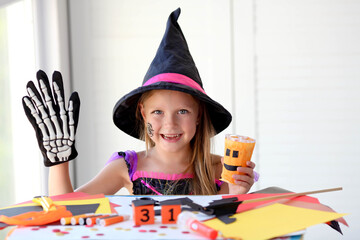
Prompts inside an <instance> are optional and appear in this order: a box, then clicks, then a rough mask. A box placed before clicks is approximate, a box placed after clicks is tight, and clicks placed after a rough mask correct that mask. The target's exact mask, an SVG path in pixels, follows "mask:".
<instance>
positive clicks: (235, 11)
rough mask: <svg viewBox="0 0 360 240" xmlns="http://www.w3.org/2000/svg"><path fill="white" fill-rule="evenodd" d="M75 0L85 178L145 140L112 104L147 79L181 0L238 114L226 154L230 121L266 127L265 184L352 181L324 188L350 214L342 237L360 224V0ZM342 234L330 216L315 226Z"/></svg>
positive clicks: (192, 38) (212, 73) (241, 127)
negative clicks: (117, 119)
mask: <svg viewBox="0 0 360 240" xmlns="http://www.w3.org/2000/svg"><path fill="white" fill-rule="evenodd" d="M69 2H70V6H69V7H70V28H71V50H72V78H73V81H74V84H73V85H74V86H73V88H74V89H75V90H77V91H78V92H79V94H80V98H81V101H82V106H81V114H80V122H79V128H78V137H77V148H78V151H79V157H78V159H77V160H76V168H77V176H76V183H77V185H81V184H83V183H85V182H86V181H88V180H90V179H91V178H92V177H93V176H94V175H95V174H96V173H97V172H98V171H99V170H100V169H101V168H102V167H103V166H104V163H105V162H106V160H107V159H108V157H109V156H110V155H111V154H112V153H113V152H114V151H120V150H127V149H134V150H140V149H143V147H144V146H143V143H142V142H140V141H137V140H135V139H132V138H130V137H128V136H127V135H125V134H124V133H122V132H120V131H119V130H118V129H117V128H116V127H115V126H114V124H113V123H112V109H113V106H114V104H115V103H116V101H117V100H118V99H119V98H120V97H121V96H123V95H124V94H126V93H128V92H129V91H131V90H132V89H134V88H135V87H138V86H140V84H141V82H142V78H143V76H144V74H145V73H146V70H147V68H148V66H149V64H150V62H151V60H152V58H153V57H154V54H155V52H156V50H157V47H158V44H159V43H160V40H161V38H162V35H163V33H164V30H165V24H166V20H167V17H168V15H169V14H170V12H171V11H173V10H175V9H176V8H177V7H179V6H180V7H181V8H182V14H181V16H180V19H179V23H180V25H181V27H182V29H183V32H184V34H185V36H186V38H187V41H188V44H189V47H190V51H191V53H192V55H193V57H194V59H195V62H196V63H197V66H198V68H199V71H200V74H201V76H202V79H203V81H204V86H205V90H206V92H207V93H208V94H209V95H210V96H211V97H212V98H214V99H215V100H217V101H219V102H221V103H222V104H223V105H224V106H225V107H227V108H228V109H229V110H230V111H231V112H232V113H233V115H234V121H233V123H232V125H231V126H230V127H229V128H228V129H227V130H225V131H224V132H223V133H222V134H220V135H219V136H218V137H216V140H215V142H216V147H215V150H214V151H215V152H216V153H217V154H222V152H223V150H222V149H223V138H224V134H225V133H229V132H233V133H238V134H244V135H250V136H253V137H255V138H256V139H257V145H256V151H255V154H254V161H255V162H256V163H257V168H256V169H257V170H258V171H259V172H260V174H261V178H260V182H258V183H256V184H255V185H254V188H253V190H257V189H262V188H266V187H269V186H278V187H282V188H285V189H288V190H292V191H295V192H300V191H307V190H317V189H322V188H332V187H338V186H341V187H343V188H344V190H343V191H341V192H334V193H325V194H321V195H317V196H316V197H318V198H319V200H320V201H321V202H322V203H324V204H326V205H329V206H330V207H332V208H333V209H334V210H336V211H338V212H344V213H349V214H350V215H349V216H347V217H346V220H347V221H348V223H349V224H350V228H346V227H344V226H342V228H343V231H344V236H343V238H342V239H355V238H356V237H357V235H359V234H360V229H359V228H358V227H357V226H358V225H359V223H360V220H359V217H360V209H359V204H358V203H357V200H356V199H357V197H359V195H360V192H359V190H358V189H357V187H358V184H359V180H360V178H359V177H358V175H359V174H358V172H359V170H360V161H359V160H360V159H359V155H360V152H359V151H360V150H359V149H360V148H359V147H358V146H359V144H360V124H359V120H360V97H359V94H357V93H358V92H359V90H360V83H359V77H360V70H359V69H360V68H359V63H360V61H359V60H360V48H359V46H360V45H359V44H358V43H359V42H360V41H359V40H360V30H359V29H360V2H359V1H356V0H353V1H351V0H347V1H344V0H331V1H325V0H317V1H310V0H306V1H304V0H302V1H296V0H294V1H285V0H283V1H280V0H272V1H270V0H267V1H265V0H257V1H255V0H254V1H240V0H239V1H235V0H234V1H231V0H229V1H190V0H188V1H181V2H180V1H171V2H170V1H165V0H164V1H140V0H137V1H131V0H127V1H125V0H123V1H115V0H113V1H111V0H102V1H97V0H93V1H89V0H86V1H85V0H78V1H69ZM339 238H341V237H340V235H339V234H338V233H336V232H335V231H333V230H332V229H330V228H329V227H328V226H325V225H324V224H323V225H318V226H314V227H311V228H309V229H308V230H307V233H306V237H305V239H339Z"/></svg>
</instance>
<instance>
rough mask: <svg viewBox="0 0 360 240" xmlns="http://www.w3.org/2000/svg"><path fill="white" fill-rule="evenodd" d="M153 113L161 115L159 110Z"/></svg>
mask: <svg viewBox="0 0 360 240" xmlns="http://www.w3.org/2000/svg"><path fill="white" fill-rule="evenodd" d="M153 113H155V114H161V113H162V112H161V111H160V110H155V111H153Z"/></svg>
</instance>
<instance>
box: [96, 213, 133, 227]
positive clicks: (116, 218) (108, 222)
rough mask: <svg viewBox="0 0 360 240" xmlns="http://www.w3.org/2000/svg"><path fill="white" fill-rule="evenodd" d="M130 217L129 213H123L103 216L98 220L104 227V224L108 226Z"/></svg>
mask: <svg viewBox="0 0 360 240" xmlns="http://www.w3.org/2000/svg"><path fill="white" fill-rule="evenodd" d="M129 218H130V216H129V215H123V216H114V217H111V218H104V219H101V220H100V225H101V226H103V227H105V226H109V225H112V224H115V223H119V222H122V221H126V220H128V219H129Z"/></svg>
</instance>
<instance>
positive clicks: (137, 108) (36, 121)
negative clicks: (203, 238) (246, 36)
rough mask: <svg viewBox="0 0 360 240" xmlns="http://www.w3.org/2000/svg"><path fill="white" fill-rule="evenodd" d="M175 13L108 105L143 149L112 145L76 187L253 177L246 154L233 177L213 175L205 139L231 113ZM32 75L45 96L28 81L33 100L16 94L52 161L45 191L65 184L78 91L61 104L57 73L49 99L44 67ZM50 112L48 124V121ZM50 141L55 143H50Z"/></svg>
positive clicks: (199, 187) (172, 186)
mask: <svg viewBox="0 0 360 240" xmlns="http://www.w3.org/2000/svg"><path fill="white" fill-rule="evenodd" d="M179 15H180V9H177V10H175V11H174V12H173V13H171V15H170V16H169V19H168V22H167V27H166V31H165V34H164V37H163V39H162V41H161V43H160V46H159V48H158V51H157V53H156V56H155V58H154V60H153V61H152V63H151V65H150V68H149V70H148V72H147V73H146V75H145V78H144V81H143V84H142V86H141V87H139V88H137V89H135V90H133V91H131V92H130V93H128V94H126V95H125V96H124V97H122V98H121V99H120V100H119V101H118V102H117V104H116V105H115V107H114V112H113V120H114V123H115V125H116V126H117V127H118V128H119V129H120V130H122V131H124V132H125V133H127V134H129V135H130V136H133V137H135V138H138V139H141V140H144V141H145V143H146V150H145V151H142V152H134V151H124V152H116V153H114V154H113V155H112V156H111V158H110V159H109V160H108V162H107V163H106V165H105V167H104V168H103V169H102V170H101V171H100V173H99V174H98V175H97V176H95V178H93V179H92V180H91V181H90V182H88V183H87V184H85V185H83V186H81V187H80V188H78V189H77V190H76V191H81V192H87V193H91V194H96V193H104V194H107V195H113V194H115V193H116V192H117V191H118V190H119V189H121V188H123V187H125V188H126V189H128V191H129V192H130V193H132V194H136V195H145V194H156V195H165V194H166V195H176V194H181V195H187V194H202V195H208V194H225V193H231V194H241V193H247V192H248V191H249V189H250V188H251V186H252V185H253V183H254V171H253V168H254V167H255V164H254V163H253V162H248V167H245V168H244V167H239V168H238V169H237V170H238V172H239V174H238V175H234V176H233V177H234V179H235V180H236V181H235V184H227V183H222V182H220V181H219V180H218V179H220V175H221V171H222V162H221V161H222V159H221V157H220V156H217V155H213V154H211V153H210V149H211V147H210V139H211V137H213V136H214V135H216V134H217V133H219V132H221V131H222V130H224V129H225V128H226V127H227V126H228V125H229V124H230V122H231V114H230V113H229V112H228V111H227V110H226V109H225V108H224V107H223V106H221V105H220V104H219V103H217V102H216V101H214V100H212V99H211V98H210V97H209V96H208V95H207V94H206V93H205V91H204V89H203V86H202V81H201V78H200V76H199V73H198V71H197V68H196V66H195V63H194V61H193V59H192V57H191V55H190V52H189V49H188V46H187V43H186V40H185V37H184V35H183V33H182V31H181V28H180V26H179V24H178V22H177V19H178V17H179ZM38 80H39V85H40V88H41V94H42V95H43V98H44V99H45V103H43V102H42V100H41V98H40V95H39V93H38V91H37V90H36V88H35V87H34V85H33V84H28V92H29V96H30V98H31V99H32V100H33V101H34V102H35V105H34V104H33V103H32V102H31V100H30V98H29V97H24V98H23V104H24V109H25V112H26V114H27V116H28V118H29V120H30V122H31V123H32V124H33V126H34V128H35V130H36V132H37V136H38V142H39V146H40V148H41V150H42V152H43V155H44V159H45V165H46V166H51V167H50V171H49V194H50V195H55V194H63V193H67V192H72V191H73V188H72V185H71V181H70V178H69V172H68V161H69V160H71V159H73V158H75V157H76V155H77V153H76V150H75V144H74V140H75V131H76V126H77V120H78V112H79V105H80V101H79V100H78V97H77V94H75V96H74V95H72V96H71V97H70V100H69V109H68V111H66V110H65V108H64V107H63V105H64V103H63V96H64V94H63V89H62V88H63V87H62V81H61V75H60V73H58V72H56V73H54V76H53V89H54V94H53V95H54V98H55V99H52V94H51V90H50V85H49V83H48V80H47V77H46V74H45V73H43V72H41V74H38ZM43 86H44V87H43ZM46 99H50V100H46ZM51 102H53V103H55V104H51ZM45 105H46V106H47V109H46V108H44V107H43V106H45ZM54 105H55V107H54ZM56 106H58V107H56ZM36 108H37V109H39V110H38V112H41V113H42V111H44V110H43V109H45V110H46V112H47V115H49V116H46V114H44V113H42V114H40V115H39V116H36V115H37V113H36V112H37V111H36V110H35V111H34V109H36ZM52 112H55V113H52ZM66 112H67V114H66ZM56 116H57V118H58V121H56ZM66 117H67V118H66ZM49 119H50V120H51V121H52V122H53V124H47V122H49ZM54 122H55V123H54ZM56 122H59V123H58V124H56ZM60 123H62V124H60ZM66 123H68V124H66ZM57 125H58V127H56V126H57ZM54 126H55V129H54V130H53V132H54V133H53V134H52V137H51V134H48V133H49V132H51V131H49V130H48V131H45V130H44V129H45V128H51V127H53V128H54ZM59 132H63V133H64V132H66V133H67V132H69V133H68V134H67V135H66V134H65V133H64V134H58V133H59ZM65 135H66V136H67V137H65ZM54 139H55V140H54ZM56 140H58V141H56ZM64 140H66V141H64ZM52 145H54V146H55V145H56V147H53V148H51V147H49V146H52ZM49 149H50V150H49ZM54 149H55V150H54ZM49 153H51V154H49ZM60 163H61V164H60Z"/></svg>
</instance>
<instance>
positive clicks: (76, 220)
mask: <svg viewBox="0 0 360 240" xmlns="http://www.w3.org/2000/svg"><path fill="white" fill-rule="evenodd" d="M91 216H95V214H84V215H78V216H76V217H73V218H72V219H71V225H78V224H79V225H83V224H84V222H85V221H84V218H87V217H91ZM80 222H81V223H82V224H81V223H80Z"/></svg>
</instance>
